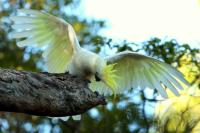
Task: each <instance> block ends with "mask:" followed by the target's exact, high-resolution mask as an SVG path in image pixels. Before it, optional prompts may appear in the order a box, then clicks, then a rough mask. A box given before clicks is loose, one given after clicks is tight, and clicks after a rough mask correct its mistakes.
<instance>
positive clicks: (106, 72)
mask: <svg viewBox="0 0 200 133" xmlns="http://www.w3.org/2000/svg"><path fill="white" fill-rule="evenodd" d="M115 65H116V64H109V65H104V66H103V67H101V68H100V69H97V72H96V74H95V79H96V81H100V80H101V81H103V82H104V83H105V84H106V85H107V86H108V87H109V88H110V89H111V90H112V92H113V94H114V97H115V96H116V89H117V82H116V79H117V78H118V76H117V74H116V72H117V70H115V69H114V66H115Z"/></svg>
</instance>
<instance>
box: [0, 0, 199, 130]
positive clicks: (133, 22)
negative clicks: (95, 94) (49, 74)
mask: <svg viewBox="0 0 200 133" xmlns="http://www.w3.org/2000/svg"><path fill="white" fill-rule="evenodd" d="M19 8H27V9H37V10H44V11H46V12H49V13H51V14H53V15H55V16H58V17H61V18H63V19H64V20H66V21H68V22H69V23H71V24H72V25H73V27H74V29H75V31H76V33H77V36H78V39H79V41H80V44H81V45H82V47H85V48H87V49H90V50H91V51H94V52H96V53H99V54H101V55H102V56H107V55H112V54H114V53H117V52H120V51H124V50H130V51H134V52H138V53H142V54H145V55H149V56H152V57H154V58H157V59H159V60H162V61H164V62H166V63H168V64H170V65H172V66H174V67H176V68H177V69H178V70H179V71H181V72H182V73H183V74H184V75H185V77H186V79H187V80H188V81H189V82H190V83H191V84H192V86H193V87H192V89H190V88H189V89H188V90H187V91H186V93H182V95H181V96H180V97H174V96H170V99H169V100H167V102H162V98H161V97H160V96H159V94H158V93H157V92H156V90H152V89H148V88H146V89H145V90H141V89H140V88H132V89H131V91H129V92H124V94H122V95H120V96H118V98H117V100H116V102H114V103H113V102H112V97H108V98H107V99H108V100H107V101H108V104H107V105H106V106H98V107H96V108H93V109H91V110H89V111H88V112H86V113H84V114H83V116H82V120H81V121H73V120H71V119H70V120H69V121H67V122H64V121H62V120H52V119H50V118H48V117H39V116H31V115H26V114H19V113H7V112H0V132H2V133H155V132H165V133H168V132H170V133H171V132H177V133H182V132H184V133H190V132H196V133H198V132H200V123H199V120H200V114H199V113H198V112H199V109H200V104H199V103H200V97H199V96H200V93H199V91H198V90H199V88H200V26H199V25H200V2H199V1H198V0H184V1H183V0H148V1H147V0H140V1H139V0H118V1H116V0H0V67H2V68H10V69H17V70H28V71H35V72H40V71H45V67H44V61H43V59H42V58H41V53H42V51H41V50H39V49H35V48H32V47H27V48H23V49H22V48H18V47H17V46H16V41H15V40H12V39H10V38H9V33H10V32H12V29H11V26H10V25H11V23H12V22H11V21H10V20H9V18H8V17H9V16H13V15H16V10H17V9H19ZM190 90H193V91H192V92H191V91H190ZM181 98H182V99H185V101H184V102H183V100H182V99H181ZM191 99H192V100H191ZM158 103H159V104H160V105H162V106H160V105H159V104H158ZM186 103H187V104H186ZM181 105H183V106H181ZM185 105H188V106H185ZM155 109H159V110H161V112H168V114H167V115H165V114H166V113H162V114H159V113H158V111H157V114H154V113H155ZM157 116H158V117H157ZM170 116H177V117H174V118H176V119H175V120H172V118H171V117H170ZM180 125H181V126H180Z"/></svg>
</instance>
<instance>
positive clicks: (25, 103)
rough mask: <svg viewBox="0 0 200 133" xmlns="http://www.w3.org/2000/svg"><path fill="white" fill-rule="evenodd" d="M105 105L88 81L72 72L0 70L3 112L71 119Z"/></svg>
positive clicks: (0, 100)
mask: <svg viewBox="0 0 200 133" xmlns="http://www.w3.org/2000/svg"><path fill="white" fill-rule="evenodd" d="M100 104H102V105H105V104H106V101H105V99H104V97H103V96H101V95H99V94H98V93H97V92H92V91H91V90H89V88H88V82H87V81H85V80H83V79H81V78H78V77H75V76H72V75H70V74H68V73H63V74H51V73H34V72H28V71H16V70H10V69H0V111H8V112H19V113H26V114H32V115H38V116H70V115H77V114H81V113H84V112H85V111H87V110H88V109H90V108H92V107H95V106H97V105H100Z"/></svg>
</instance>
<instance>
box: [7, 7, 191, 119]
mask: <svg viewBox="0 0 200 133" xmlns="http://www.w3.org/2000/svg"><path fill="white" fill-rule="evenodd" d="M18 13H20V14H22V15H21V16H20V15H19V16H12V17H10V19H11V20H12V21H14V24H13V25H12V28H14V29H16V32H13V33H11V36H12V37H13V38H17V39H18V38H26V39H24V40H22V41H19V42H17V45H18V46H19V47H25V46H30V45H34V46H36V47H38V48H42V47H45V48H46V49H45V50H44V53H43V57H44V59H45V63H46V67H47V69H48V72H51V73H64V72H66V71H68V72H69V73H70V74H73V75H77V76H80V77H84V78H86V79H88V80H90V81H91V83H90V85H89V87H90V88H91V89H92V90H96V91H99V92H100V93H104V94H108V93H109V94H112V93H113V94H114V96H115V95H116V94H117V93H121V92H123V91H125V90H126V89H130V88H137V87H140V88H142V89H144V88H146V87H149V88H152V89H156V90H157V91H158V92H159V93H160V94H161V96H163V97H164V98H167V93H166V92H165V88H169V89H170V90H171V91H172V92H173V93H174V94H176V95H179V93H178V90H177V88H179V89H183V87H182V84H181V83H184V84H186V85H189V84H188V82H187V81H186V80H185V79H184V77H183V75H182V74H181V73H180V72H178V71H177V70H176V69H174V68H173V67H171V66H170V65H168V64H165V63H164V62H161V61H159V60H156V59H154V58H151V57H147V56H144V55H141V54H137V53H134V52H128V51H126V52H121V53H118V54H116V55H113V56H108V57H105V58H104V57H101V56H99V55H98V54H96V53H93V52H90V51H88V50H86V49H83V48H81V47H80V45H79V41H78V39H77V37H76V34H75V31H74V30H73V27H72V25H70V24H69V23H68V22H66V21H64V20H63V19H61V18H58V17H55V16H52V15H50V14H48V13H45V12H40V11H36V10H27V9H19V10H18ZM95 79H96V80H95ZM78 118H79V116H78Z"/></svg>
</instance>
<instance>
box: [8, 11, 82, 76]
mask: <svg viewBox="0 0 200 133" xmlns="http://www.w3.org/2000/svg"><path fill="white" fill-rule="evenodd" d="M18 13H21V14H23V16H13V17H10V19H11V20H12V21H13V22H14V25H12V27H13V28H14V29H15V30H16V32H13V33H11V37H13V38H26V39H24V40H22V41H19V42H18V43H17V44H18V46H20V47H24V46H31V45H32V46H36V47H38V48H41V47H44V46H45V47H44V48H46V49H45V51H44V53H43V57H44V58H45V63H46V66H47V68H48V71H49V72H54V73H55V72H56V73H63V72H65V71H67V70H66V69H67V68H68V67H67V66H68V65H69V63H70V60H71V57H72V55H73V54H74V52H75V51H76V50H77V49H79V48H80V46H79V43H78V40H77V38H76V35H75V32H74V30H73V28H72V26H71V25H70V24H69V23H67V22H65V21H64V20H62V19H60V18H57V17H55V16H52V15H50V14H48V13H44V12H40V11H36V10H26V9H20V10H18Z"/></svg>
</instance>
